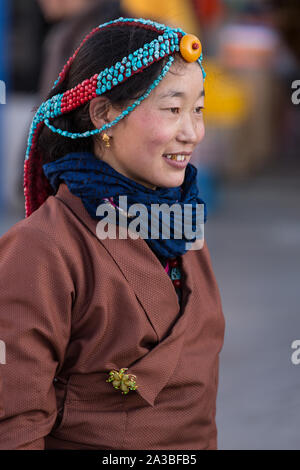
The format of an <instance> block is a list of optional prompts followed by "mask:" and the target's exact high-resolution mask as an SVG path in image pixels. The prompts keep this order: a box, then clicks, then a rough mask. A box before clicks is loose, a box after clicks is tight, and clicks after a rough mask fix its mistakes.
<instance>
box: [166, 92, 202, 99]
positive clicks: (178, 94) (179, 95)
mask: <svg viewBox="0 0 300 470" xmlns="http://www.w3.org/2000/svg"><path fill="white" fill-rule="evenodd" d="M185 96H186V94H185V93H184V92H183V91H177V90H169V91H168V92H167V93H163V94H161V95H158V98H184V97H185ZM202 96H205V92H204V90H201V91H200V94H199V96H198V98H201V97H202Z"/></svg>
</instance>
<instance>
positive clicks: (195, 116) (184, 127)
mask: <svg viewBox="0 0 300 470" xmlns="http://www.w3.org/2000/svg"><path fill="white" fill-rule="evenodd" d="M181 62H182V64H183V65H180V64H178V63H177V62H174V63H173V64H172V66H171V68H170V70H169V71H168V73H167V74H166V76H165V77H164V78H163V80H162V81H161V82H160V83H159V85H158V86H157V87H156V88H155V89H154V90H153V91H152V92H151V93H150V95H149V97H148V98H146V99H145V100H144V101H142V103H141V104H140V105H139V106H137V107H136V108H135V110H134V111H132V112H131V113H129V114H128V116H127V117H125V118H124V119H122V120H121V121H120V122H119V123H118V124H116V125H115V126H113V127H112V128H111V129H109V132H107V133H108V134H109V135H110V136H111V137H112V138H111V139H110V144H111V147H110V148H105V147H104V149H105V151H104V152H103V150H102V151H101V153H102V154H101V153H100V150H99V149H98V150H95V153H96V155H98V156H99V158H101V159H102V160H104V161H106V162H107V163H108V164H109V165H110V166H112V167H113V168H114V169H115V170H117V171H118V172H119V173H122V174H123V175H125V176H127V177H128V178H130V179H133V180H134V181H136V182H138V183H140V184H142V185H144V186H146V187H148V188H151V189H156V187H157V186H159V187H167V188H169V187H170V188H171V187H176V186H180V185H181V184H182V183H183V181H184V177H185V167H186V165H187V163H188V162H189V161H190V159H191V155H192V152H193V150H194V149H195V147H196V145H197V144H198V143H199V142H200V141H201V140H202V139H203V137H204V122H203V115H202V108H203V106H204V90H203V76H202V71H201V68H200V66H199V64H198V63H197V62H192V63H187V62H183V61H181ZM119 114H120V110H115V109H111V111H110V112H109V116H108V117H109V120H110V121H111V120H113V119H115V118H116V117H117V116H118V115H119ZM102 149H103V147H102ZM166 155H184V156H185V167H184V168H178V167H177V166H175V165H173V164H171V163H170V161H171V162H173V160H168V159H167V158H166V157H165V156H166Z"/></svg>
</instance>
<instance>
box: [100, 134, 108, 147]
mask: <svg viewBox="0 0 300 470" xmlns="http://www.w3.org/2000/svg"><path fill="white" fill-rule="evenodd" d="M102 140H103V141H104V142H105V147H110V142H109V141H110V137H109V135H107V134H103V136H102Z"/></svg>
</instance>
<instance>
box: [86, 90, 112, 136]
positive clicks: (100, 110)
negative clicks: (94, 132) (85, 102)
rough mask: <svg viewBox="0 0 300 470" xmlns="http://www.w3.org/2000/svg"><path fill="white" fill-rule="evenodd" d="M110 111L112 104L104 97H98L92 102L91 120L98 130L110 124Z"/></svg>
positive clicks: (90, 109)
mask: <svg viewBox="0 0 300 470" xmlns="http://www.w3.org/2000/svg"><path fill="white" fill-rule="evenodd" d="M109 109H110V102H109V100H108V99H107V98H105V97H104V96H98V97H97V98H94V99H92V100H91V101H90V107H89V112H90V118H91V121H92V123H93V124H94V126H95V128H96V129H100V128H101V127H102V126H104V124H107V123H108V122H109V119H108V112H109Z"/></svg>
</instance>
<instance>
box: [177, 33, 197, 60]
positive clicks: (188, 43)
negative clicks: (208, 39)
mask: <svg viewBox="0 0 300 470" xmlns="http://www.w3.org/2000/svg"><path fill="white" fill-rule="evenodd" d="M179 48H180V53H181V55H182V57H183V58H184V60H186V61H187V62H195V61H196V60H198V59H199V57H200V55H201V52H202V46H201V42H200V41H199V39H198V38H197V36H194V34H186V35H185V36H183V37H182V38H181V40H180V44H179Z"/></svg>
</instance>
